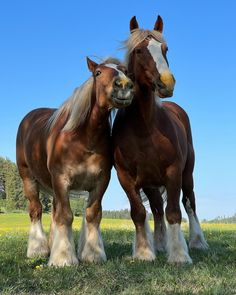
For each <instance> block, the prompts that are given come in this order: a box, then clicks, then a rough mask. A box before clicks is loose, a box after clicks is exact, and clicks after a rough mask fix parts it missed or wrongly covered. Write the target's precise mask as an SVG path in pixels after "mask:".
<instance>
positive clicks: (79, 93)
mask: <svg viewBox="0 0 236 295" xmlns="http://www.w3.org/2000/svg"><path fill="white" fill-rule="evenodd" d="M92 90H93V77H90V78H89V79H88V80H87V81H86V82H84V83H83V84H82V85H81V86H80V87H78V88H76V89H75V90H74V92H73V94H72V95H71V97H69V98H68V99H67V100H66V101H65V102H64V103H63V104H62V105H61V107H60V108H59V109H57V110H56V111H55V112H54V113H53V115H52V116H51V118H50V119H49V121H48V127H49V129H50V130H51V129H52V128H53V127H54V126H55V124H56V122H57V121H58V120H59V118H60V117H61V116H64V115H65V116H66V117H67V122H66V124H65V126H64V127H63V130H67V131H69V130H74V129H75V128H76V127H78V126H79V125H81V124H82V123H83V122H84V121H85V119H86V118H87V116H88V113H89V111H90V109H91V98H92Z"/></svg>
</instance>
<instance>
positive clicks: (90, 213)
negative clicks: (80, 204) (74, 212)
mask: <svg viewBox="0 0 236 295" xmlns="http://www.w3.org/2000/svg"><path fill="white" fill-rule="evenodd" d="M85 218H86V221H87V222H89V223H91V222H96V223H100V221H101V219H102V207H101V204H94V205H93V206H91V207H88V208H87V209H86V214H85Z"/></svg>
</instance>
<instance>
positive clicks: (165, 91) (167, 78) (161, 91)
mask: <svg viewBox="0 0 236 295" xmlns="http://www.w3.org/2000/svg"><path fill="white" fill-rule="evenodd" d="M174 88H175V78H174V76H173V75H172V74H171V73H170V72H164V73H162V74H161V75H160V80H159V81H158V82H157V83H156V92H157V95H158V96H159V97H161V98H165V97H171V96H172V95H173V92H174Z"/></svg>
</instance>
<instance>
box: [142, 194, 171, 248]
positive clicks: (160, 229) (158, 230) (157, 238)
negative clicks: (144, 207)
mask: <svg viewBox="0 0 236 295" xmlns="http://www.w3.org/2000/svg"><path fill="white" fill-rule="evenodd" d="M143 191H144V193H145V194H146V195H147V197H148V199H149V202H150V207H151V210H152V214H153V218H154V247H155V250H157V251H161V252H162V251H165V250H166V243H167V235H166V224H165V220H164V210H163V199H162V196H161V193H160V191H159V189H158V188H155V189H153V188H143Z"/></svg>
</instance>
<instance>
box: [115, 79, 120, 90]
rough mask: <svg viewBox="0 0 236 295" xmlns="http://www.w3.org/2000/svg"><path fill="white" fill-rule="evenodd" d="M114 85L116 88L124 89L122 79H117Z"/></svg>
mask: <svg viewBox="0 0 236 295" xmlns="http://www.w3.org/2000/svg"><path fill="white" fill-rule="evenodd" d="M114 85H115V86H116V87H119V88H120V87H122V84H121V80H120V79H116V80H115V81H114Z"/></svg>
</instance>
